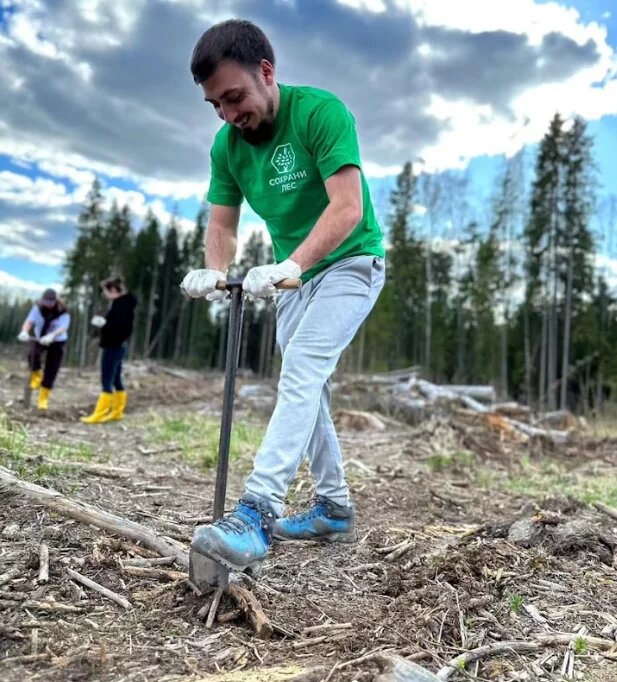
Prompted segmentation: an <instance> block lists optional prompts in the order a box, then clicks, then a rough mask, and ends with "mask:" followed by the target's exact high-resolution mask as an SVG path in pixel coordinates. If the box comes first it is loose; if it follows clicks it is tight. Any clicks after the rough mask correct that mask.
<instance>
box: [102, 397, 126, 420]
mask: <svg viewBox="0 0 617 682" xmlns="http://www.w3.org/2000/svg"><path fill="white" fill-rule="evenodd" d="M125 409H126V391H116V392H115V393H114V396H113V401H112V406H111V412H109V414H107V415H106V416H104V417H103V418H102V419H101V421H102V422H115V421H118V420H120V419H123V418H124V410H125Z"/></svg>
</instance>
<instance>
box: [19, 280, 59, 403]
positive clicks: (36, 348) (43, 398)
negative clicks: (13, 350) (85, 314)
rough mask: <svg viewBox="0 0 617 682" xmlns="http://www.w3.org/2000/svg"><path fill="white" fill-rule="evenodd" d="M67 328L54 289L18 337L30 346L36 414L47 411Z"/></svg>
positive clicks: (28, 318)
mask: <svg viewBox="0 0 617 682" xmlns="http://www.w3.org/2000/svg"><path fill="white" fill-rule="evenodd" d="M70 324H71V316H70V314H69V312H68V310H67V309H66V306H65V305H64V303H63V302H62V301H61V300H60V299H59V298H58V295H57V293H56V292H55V290H54V289H46V290H45V291H44V292H43V295H42V296H41V299H40V300H39V301H38V303H36V304H35V305H33V306H32V309H31V310H30V312H29V314H28V317H26V320H25V321H24V323H23V325H22V328H21V332H20V333H19V335H18V336H17V338H18V339H19V340H20V341H23V342H28V343H29V344H30V347H29V349H28V365H29V366H30V370H31V372H32V374H31V375H30V388H32V389H33V390H37V389H40V391H39V399H38V408H39V410H46V409H47V408H48V407H49V396H50V394H51V391H52V389H53V387H54V382H55V380H56V377H57V376H58V371H59V370H60V366H61V365H62V358H63V357H64V346H65V344H66V341H67V339H68V329H69V326H70ZM43 354H45V368H44V369H43V366H42V365H43V363H42V355H43Z"/></svg>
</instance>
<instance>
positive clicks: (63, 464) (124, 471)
mask: <svg viewBox="0 0 617 682" xmlns="http://www.w3.org/2000/svg"><path fill="white" fill-rule="evenodd" d="M26 460H27V461H29V462H33V463H44V464H50V465H51V466H55V467H60V468H63V469H78V470H79V471H83V472H84V473H85V474H92V475H94V476H101V477H102V478H122V477H126V476H132V475H134V474H136V473H137V469H128V468H126V467H112V466H105V465H104V464H91V463H90V462H75V461H72V460H67V459H54V458H53V457H42V456H41V455H33V456H32V457H26Z"/></svg>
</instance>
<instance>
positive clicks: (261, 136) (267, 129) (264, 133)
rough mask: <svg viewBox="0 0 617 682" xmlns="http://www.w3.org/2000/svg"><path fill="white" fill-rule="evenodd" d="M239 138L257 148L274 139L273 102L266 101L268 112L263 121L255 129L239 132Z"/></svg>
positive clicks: (270, 100)
mask: <svg viewBox="0 0 617 682" xmlns="http://www.w3.org/2000/svg"><path fill="white" fill-rule="evenodd" d="M239 133H240V136H241V137H242V139H243V140H244V141H245V142H248V143H249V144H252V145H253V146H255V147H256V146H257V145H260V144H262V143H263V142H268V141H269V140H271V139H272V138H273V137H274V100H273V99H272V97H270V99H269V100H268V110H267V111H266V116H265V118H264V120H263V121H262V122H261V123H260V124H259V125H258V126H257V128H255V129H252V128H242V129H240V130H239Z"/></svg>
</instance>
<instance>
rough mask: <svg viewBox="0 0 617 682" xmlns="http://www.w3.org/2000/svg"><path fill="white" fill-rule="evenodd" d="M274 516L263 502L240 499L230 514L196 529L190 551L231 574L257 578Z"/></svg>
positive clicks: (252, 498)
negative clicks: (240, 572) (251, 575)
mask: <svg viewBox="0 0 617 682" xmlns="http://www.w3.org/2000/svg"><path fill="white" fill-rule="evenodd" d="M275 518H276V517H275V515H274V512H273V511H272V509H271V508H270V506H269V505H268V504H267V502H265V501H264V500H262V499H260V498H256V497H252V496H250V495H247V496H245V497H242V498H241V499H240V501H239V502H238V504H237V506H236V508H235V509H234V511H233V512H232V513H231V514H228V515H227V516H225V517H224V518H222V519H219V520H218V521H215V522H214V523H212V524H209V525H207V526H198V527H197V528H196V529H195V533H194V535H193V541H192V542H191V549H193V550H194V551H196V552H199V554H203V555H204V556H207V557H208V558H210V559H212V560H213V561H216V563H218V564H221V565H223V566H225V567H226V568H228V569H230V570H232V571H246V570H249V571H250V572H251V573H253V574H254V575H259V573H260V569H261V563H262V562H263V560H264V558H265V556H266V554H267V553H268V548H269V547H270V543H271V539H272V529H273V527H274V521H275Z"/></svg>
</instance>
